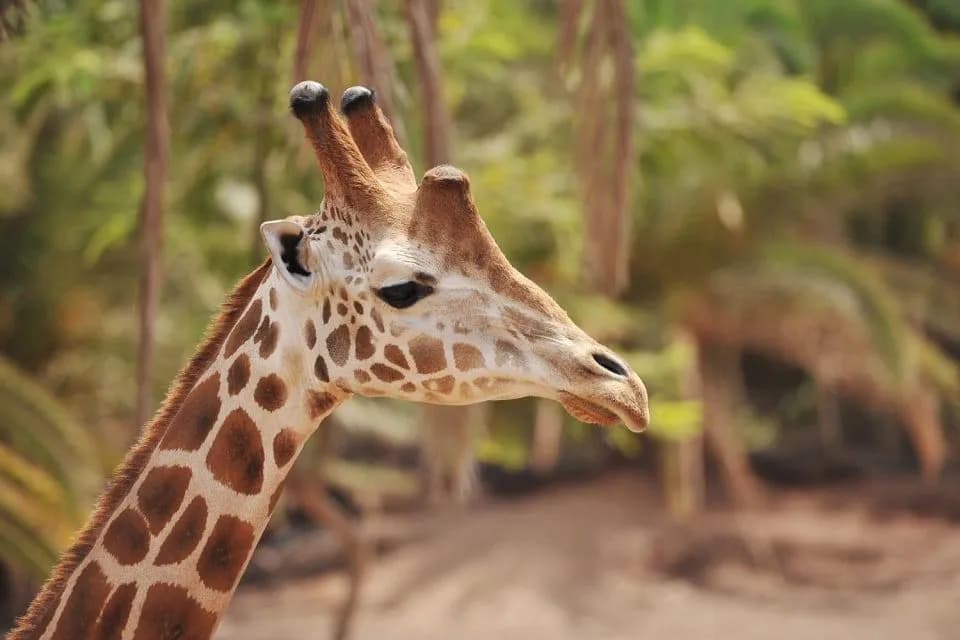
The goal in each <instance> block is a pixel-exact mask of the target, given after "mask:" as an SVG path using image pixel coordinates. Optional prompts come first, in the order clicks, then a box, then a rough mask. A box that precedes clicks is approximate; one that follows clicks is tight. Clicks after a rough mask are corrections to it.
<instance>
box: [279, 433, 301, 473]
mask: <svg viewBox="0 0 960 640" xmlns="http://www.w3.org/2000/svg"><path fill="white" fill-rule="evenodd" d="M299 442H300V438H299V437H298V436H297V432H296V431H294V430H293V429H281V430H280V433H278V434H277V435H276V436H274V438H273V461H274V462H276V463H277V468H278V469H279V468H282V467H284V466H285V465H286V464H287V463H288V462H290V459H291V458H293V454H295V453H296V452H297V444H298V443H299Z"/></svg>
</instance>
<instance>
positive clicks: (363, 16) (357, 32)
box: [347, 0, 407, 147]
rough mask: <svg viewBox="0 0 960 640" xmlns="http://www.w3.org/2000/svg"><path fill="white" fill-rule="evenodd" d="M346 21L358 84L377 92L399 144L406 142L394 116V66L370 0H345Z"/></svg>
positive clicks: (404, 132) (404, 144)
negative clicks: (358, 79) (357, 73)
mask: <svg viewBox="0 0 960 640" xmlns="http://www.w3.org/2000/svg"><path fill="white" fill-rule="evenodd" d="M347 23H348V25H349V27H350V40H351V42H352V43H353V50H354V57H355V59H356V61H357V67H358V70H359V75H360V84H362V85H364V86H367V87H369V88H371V89H373V90H374V91H375V92H376V94H377V104H378V105H380V108H381V109H382V110H383V113H384V115H386V116H387V120H389V121H390V124H391V126H392V127H393V133H394V135H395V136H396V137H397V141H398V142H399V143H400V146H401V147H403V146H406V138H407V136H406V131H405V130H404V127H403V121H402V120H401V119H400V118H398V117H397V113H396V110H395V109H396V104H395V101H394V99H393V88H394V83H395V82H396V68H395V66H394V63H393V58H392V57H391V56H390V51H389V50H388V49H387V45H386V43H385V42H384V41H383V34H382V33H381V32H380V26H379V25H378V24H377V16H376V10H375V9H374V6H373V2H372V0H347Z"/></svg>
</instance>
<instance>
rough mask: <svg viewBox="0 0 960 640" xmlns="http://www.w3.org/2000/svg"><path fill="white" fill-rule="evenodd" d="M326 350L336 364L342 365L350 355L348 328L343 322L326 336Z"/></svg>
mask: <svg viewBox="0 0 960 640" xmlns="http://www.w3.org/2000/svg"><path fill="white" fill-rule="evenodd" d="M327 352H328V353H329V354H330V359H331V360H333V362H334V363H335V364H337V365H338V366H341V367H342V366H343V365H344V364H345V363H346V362H347V358H349V357H350V328H349V327H347V325H345V324H343V325H340V326H339V327H337V328H336V329H334V330H333V331H331V332H330V335H328V336H327Z"/></svg>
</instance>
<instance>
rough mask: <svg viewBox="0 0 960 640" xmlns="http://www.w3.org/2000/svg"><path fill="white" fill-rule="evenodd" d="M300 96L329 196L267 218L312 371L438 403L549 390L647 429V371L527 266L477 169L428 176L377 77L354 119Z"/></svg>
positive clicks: (308, 88) (357, 95) (294, 100)
mask: <svg viewBox="0 0 960 640" xmlns="http://www.w3.org/2000/svg"><path fill="white" fill-rule="evenodd" d="M290 107H291V110H292V111H293V114H294V115H295V116H296V117H297V118H298V119H299V120H300V121H301V123H302V124H303V127H304V129H305V131H306V134H307V138H308V139H309V140H310V142H311V144H312V146H313V148H314V151H315V153H316V156H317V159H318V161H319V164H320V168H321V170H322V172H323V176H324V180H325V183H326V198H325V200H324V203H323V206H322V207H321V210H320V211H319V212H318V213H317V214H315V215H311V216H292V217H289V218H286V219H284V220H276V221H271V222H266V223H264V224H263V226H262V228H261V231H262V234H263V237H264V240H265V242H266V244H267V247H268V248H269V250H270V252H271V254H272V258H273V262H274V264H275V265H276V267H277V271H278V274H279V276H280V278H279V281H280V285H279V286H278V289H280V290H281V291H279V292H278V293H277V297H278V298H280V299H281V302H280V304H282V305H283V306H284V309H281V310H279V311H280V312H281V313H283V314H285V315H286V316H287V317H289V318H290V319H291V320H293V321H294V322H297V323H302V324H303V326H304V330H303V340H304V342H305V344H306V348H307V349H309V350H310V353H311V357H310V362H311V363H312V367H309V368H306V369H305V374H304V375H312V376H315V377H316V378H317V379H318V380H319V381H322V382H324V383H330V384H334V385H336V386H337V387H339V388H341V389H343V390H344V391H346V392H354V393H359V394H361V395H368V396H389V397H393V398H403V399H408V400H413V401H419V402H430V403H436V404H469V403H474V402H479V401H483V400H498V399H507V398H516V397H521V396H530V395H532V396H541V397H546V398H553V399H556V400H558V401H560V402H561V403H562V404H563V406H564V407H565V408H566V409H567V411H569V412H570V413H571V414H572V415H573V416H574V417H576V418H578V419H580V420H583V421H586V422H593V423H599V424H605V425H608V424H613V423H616V422H617V421H618V420H621V421H623V422H624V423H625V424H626V425H627V426H628V427H629V428H630V429H632V430H641V429H643V428H644V427H645V426H646V424H647V421H648V418H649V414H648V408H647V394H646V390H645V388H644V385H643V383H642V382H641V381H640V379H639V377H638V376H637V375H636V374H635V373H634V372H632V371H631V370H630V369H629V368H628V367H627V366H626V365H625V364H624V363H623V361H622V360H620V359H619V358H618V357H617V356H616V355H614V354H613V353H612V352H611V351H610V350H609V349H606V348H605V347H603V346H602V345H600V344H598V343H597V342H596V341H595V340H593V339H592V338H591V337H590V336H588V335H587V334H586V333H584V332H583V331H582V330H581V329H580V328H579V327H577V326H576V325H575V324H574V323H573V322H572V321H571V320H570V318H569V317H568V316H567V314H566V313H565V312H564V311H563V309H561V308H560V307H559V305H557V304H556V302H554V301H553V299H552V298H551V297H550V296H549V295H547V294H546V293H545V292H544V291H543V290H542V289H541V288H540V287H538V286H537V285H536V284H534V283H533V282H531V281H530V280H528V279H527V278H526V277H524V276H523V275H522V274H521V273H519V272H518V271H517V270H516V269H514V268H513V266H512V265H511V264H510V263H509V261H508V260H507V259H506V257H505V256H504V255H503V252H501V251H500V248H499V247H498V246H497V243H496V242H495V241H494V239H493V237H492V236H491V235H490V232H489V231H488V230H487V227H486V225H485V224H484V222H483V220H482V219H481V218H480V215H479V214H478V212H477V208H476V206H475V204H474V201H473V198H472V197H471V195H470V182H469V179H468V178H467V176H466V175H465V174H464V173H463V172H462V171H459V170H458V169H455V168H453V167H448V166H440V167H436V168H434V169H431V170H430V171H428V172H427V173H426V174H425V175H424V177H423V179H422V180H421V182H420V184H419V185H418V184H417V181H416V179H415V177H414V173H413V170H412V169H411V167H410V164H409V162H408V161H407V156H406V153H404V151H403V149H402V148H401V147H400V145H399V143H398V142H397V140H396V138H395V137H394V134H393V130H392V129H391V127H390V125H389V123H388V122H387V120H386V118H385V117H384V115H383V113H382V111H381V110H380V108H379V107H378V106H377V105H376V103H375V100H374V96H373V93H372V92H371V91H370V90H369V89H366V88H364V87H353V88H351V89H348V90H347V91H346V92H345V93H344V94H343V98H342V100H341V103H340V111H341V113H342V117H341V115H339V114H338V113H336V111H335V110H334V107H333V106H332V105H331V100H330V97H329V93H328V92H327V90H326V89H325V88H324V87H323V86H322V85H320V84H319V83H316V82H302V83H300V84H298V85H297V86H295V87H294V88H293V90H292V91H291V93H290Z"/></svg>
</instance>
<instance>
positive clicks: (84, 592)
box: [52, 562, 110, 640]
mask: <svg viewBox="0 0 960 640" xmlns="http://www.w3.org/2000/svg"><path fill="white" fill-rule="evenodd" d="M109 593H110V586H109V585H108V584H107V576H106V575H104V573H103V570H102V569H101V568H100V565H98V564H97V563H96V562H91V563H90V564H88V565H87V566H86V567H85V568H84V570H83V571H82V572H81V573H80V575H79V577H77V581H76V583H75V584H74V585H73V590H72V591H71V592H70V597H69V598H68V599H67V604H65V605H64V607H63V612H62V613H61V614H60V620H59V621H58V622H57V628H56V630H55V631H54V632H53V636H52V639H53V640H75V639H76V638H86V637H87V636H88V635H89V634H90V632H91V631H92V630H93V627H94V625H95V624H96V622H97V616H98V615H99V613H100V609H102V608H103V603H104V602H105V601H106V599H107V595H109Z"/></svg>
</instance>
